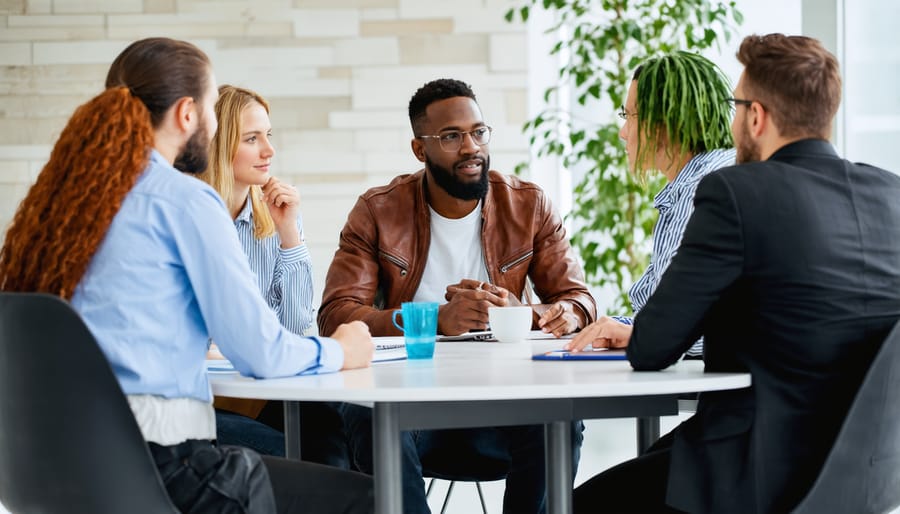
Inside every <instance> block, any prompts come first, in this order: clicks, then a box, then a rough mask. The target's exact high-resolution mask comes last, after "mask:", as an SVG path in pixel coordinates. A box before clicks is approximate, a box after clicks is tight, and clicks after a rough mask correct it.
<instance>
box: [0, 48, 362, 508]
mask: <svg viewBox="0 0 900 514" xmlns="http://www.w3.org/2000/svg"><path fill="white" fill-rule="evenodd" d="M106 86H107V90H106V91H105V92H103V93H101V94H100V95H98V96H97V97H96V98H94V99H92V100H91V101H89V102H88V103H86V104H85V105H83V106H82V107H80V108H79V109H78V110H77V111H76V112H75V114H74V115H73V116H72V118H71V119H70V121H69V123H68V125H67V126H66V127H65V129H63V131H62V134H61V135H60V138H59V141H58V142H57V144H56V145H55V147H54V149H53V152H52V154H51V157H50V160H49V162H48V163H47V165H46V166H45V167H44V169H43V170H42V171H41V173H40V175H39V176H38V179H37V182H36V183H35V185H34V186H33V187H32V188H31V190H30V191H29V192H28V195H27V196H26V198H25V199H24V200H23V201H22V204H21V205H20V207H19V209H18V211H17V212H16V215H15V217H14V219H13V224H12V226H11V227H10V229H9V231H8V233H7V236H6V241H5V243H4V246H3V249H2V250H0V287H2V289H3V290H5V291H41V292H48V293H53V294H57V295H60V296H62V297H63V298H66V299H68V300H70V301H71V303H72V306H73V307H74V308H75V309H76V310H77V311H78V312H79V314H80V315H81V317H82V319H83V320H84V322H85V324H86V325H87V326H88V328H89V329H90V330H91V332H92V333H93V335H94V337H95V338H96V340H97V343H98V344H99V346H100V348H101V349H102V350H103V352H104V354H105V355H106V357H107V359H109V361H110V364H111V367H112V369H113V372H114V373H115V375H116V377H117V379H118V381H119V384H120V385H121V387H122V390H123V391H124V393H125V394H126V396H127V399H128V402H129V405H130V406H131V409H132V411H133V413H134V415H135V418H136V420H137V424H138V426H139V427H140V429H141V432H142V433H143V435H144V438H145V439H146V440H147V443H148V446H149V449H150V452H151V454H152V455H153V458H154V460H155V462H156V465H157V468H158V469H159V472H160V476H161V478H162V480H163V482H164V483H165V486H166V489H167V491H168V492H169V495H170V497H171V499H172V501H173V503H175V505H176V506H177V507H178V508H179V509H180V510H182V511H184V512H216V513H219V512H276V509H277V511H278V512H297V511H298V510H303V511H304V512H308V511H309V512H369V511H371V509H372V491H371V489H372V486H371V479H369V478H368V477H365V476H363V475H360V474H355V473H351V472H347V471H342V470H337V469H334V468H331V467H326V466H317V465H314V464H309V463H302V462H297V461H285V460H284V459H275V458H271V457H262V458H260V456H259V455H257V454H256V453H254V452H252V451H250V450H248V449H244V448H238V447H229V446H217V445H216V444H215V443H214V440H215V438H216V427H215V417H214V414H213V408H212V403H211V400H212V399H211V397H210V388H209V382H208V379H207V376H206V369H205V366H204V356H205V353H206V349H207V346H208V341H209V340H210V339H211V338H212V339H214V340H215V341H216V342H217V343H218V345H219V348H220V349H221V351H222V353H224V354H225V356H227V357H228V358H229V359H231V361H232V363H233V364H234V366H235V368H236V369H238V370H239V371H240V372H241V373H243V374H245V375H249V376H255V377H279V376H289V375H296V374H299V373H318V372H329V371H337V370H339V369H347V368H355V367H364V366H367V365H368V364H369V362H370V361H371V358H372V353H373V344H372V341H371V337H370V335H369V333H368V329H367V328H366V327H365V325H363V324H362V323H356V324H348V325H343V326H341V327H339V328H338V329H337V330H336V331H335V333H334V334H333V335H332V337H330V338H329V337H320V338H313V337H310V338H307V337H301V336H298V335H297V334H294V333H292V332H291V331H289V330H287V329H285V328H284V327H283V326H282V325H281V323H280V322H279V321H278V318H277V317H276V316H275V314H274V312H273V311H272V309H271V308H270V307H269V306H268V305H267V304H266V302H265V301H264V300H263V299H262V297H261V296H260V294H259V291H258V287H257V286H256V284H255V279H254V276H253V272H252V271H251V270H250V267H249V265H248V263H247V258H246V256H245V255H244V253H243V251H242V249H241V246H240V243H239V241H238V239H237V236H236V234H235V231H234V227H233V226H232V222H231V218H230V216H229V214H228V211H227V210H226V208H225V204H224V203H223V202H222V199H221V197H219V195H218V194H217V193H216V192H215V191H214V190H213V189H212V188H211V187H209V186H208V185H207V184H205V183H203V182H202V181H200V180H197V179H196V178H195V177H192V176H190V175H189V174H191V173H193V174H196V173H199V172H201V171H203V170H204V169H205V168H206V166H207V160H208V146H209V143H210V138H211V135H212V134H213V133H214V132H215V129H216V118H215V114H214V109H213V106H214V104H215V101H216V97H217V93H216V84H215V78H214V77H213V75H212V70H211V66H210V63H209V59H208V57H207V56H206V55H205V54H204V53H203V52H202V51H201V50H199V49H198V48H197V47H195V46H194V45H192V44H190V43H186V42H183V41H175V40H171V39H166V38H151V39H145V40H141V41H137V42H135V43H133V44H131V45H130V46H129V47H128V48H126V49H125V50H124V51H123V52H122V53H121V54H120V55H119V56H118V57H117V58H116V60H115V61H114V62H113V64H112V66H111V68H110V70H109V74H108V76H107V81H106ZM176 168H177V169H176ZM179 170H181V171H184V172H187V173H181V171H179ZM76 444H77V443H76ZM273 493H274V494H273Z"/></svg>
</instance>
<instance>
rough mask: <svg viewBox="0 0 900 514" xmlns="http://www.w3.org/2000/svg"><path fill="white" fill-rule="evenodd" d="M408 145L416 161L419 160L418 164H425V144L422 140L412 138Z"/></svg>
mask: <svg viewBox="0 0 900 514" xmlns="http://www.w3.org/2000/svg"><path fill="white" fill-rule="evenodd" d="M409 145H410V146H411V147H412V152H413V155H415V156H416V159H419V162H425V144H424V143H423V142H422V140H421V139H417V138H413V139H412V141H410V142H409Z"/></svg>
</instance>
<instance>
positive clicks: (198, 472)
mask: <svg viewBox="0 0 900 514" xmlns="http://www.w3.org/2000/svg"><path fill="white" fill-rule="evenodd" d="M149 447H150V452H151V454H152V455H153V459H154V460H155V461H156V466H157V469H158V470H159V474H160V476H161V478H162V481H163V484H164V485H165V487H166V491H167V492H168V493H169V497H170V498H171V500H172V503H174V504H175V506H176V507H178V509H179V510H180V511H181V512H184V513H190V514H205V513H210V514H213V513H214V514H232V513H234V514H244V513H246V514H257V513H259V514H273V513H276V512H277V513H279V514H299V513H313V512H314V513H323V514H363V513H371V512H373V510H374V503H375V502H374V496H373V490H372V479H371V477H369V476H366V475H363V474H361V473H354V472H351V471H345V470H341V469H337V468H334V467H331V466H323V465H320V464H313V463H309V462H302V461H294V460H286V459H280V458H276V457H260V455H259V454H257V453H256V452H254V451H252V450H249V449H247V448H241V447H237V446H215V445H213V444H212V442H211V441H196V440H195V441H187V442H184V443H181V444H178V445H173V446H160V445H157V444H154V443H150V444H149Z"/></svg>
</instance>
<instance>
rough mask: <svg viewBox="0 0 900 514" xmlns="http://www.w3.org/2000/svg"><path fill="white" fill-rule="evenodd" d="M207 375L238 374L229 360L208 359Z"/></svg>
mask: <svg viewBox="0 0 900 514" xmlns="http://www.w3.org/2000/svg"><path fill="white" fill-rule="evenodd" d="M206 372H207V373H237V370H236V369H234V365H233V364H231V361H229V360H228V359H206Z"/></svg>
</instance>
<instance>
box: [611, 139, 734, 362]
mask: <svg viewBox="0 0 900 514" xmlns="http://www.w3.org/2000/svg"><path fill="white" fill-rule="evenodd" d="M734 156H735V151H734V149H727V150H725V149H723V150H711V151H709V152H704V153H700V154H697V155H695V156H694V157H693V158H692V159H691V160H690V161H688V163H687V164H686V165H685V166H684V168H682V170H681V171H680V172H679V173H678V175H677V176H676V177H675V180H673V181H671V182H669V183H668V184H666V186H665V187H663V188H662V189H661V190H660V191H659V193H657V194H656V197H655V198H654V199H653V206H654V207H655V208H656V209H657V210H658V211H659V219H657V220H656V225H655V226H654V227H653V250H652V251H651V253H650V264H649V265H648V266H647V270H646V271H644V274H643V275H641V278H639V279H638V281H637V282H635V283H634V285H632V286H631V289H629V290H628V298H629V299H630V300H631V307H632V309H634V313H635V314H637V313H638V311H640V310H641V309H642V308H643V307H644V305H645V304H646V303H647V300H648V299H649V298H650V295H652V294H653V291H655V290H656V286H657V285H659V281H660V280H661V279H662V276H663V273H665V271H666V268H668V267H669V263H670V262H672V257H675V254H676V253H677V252H678V246H679V245H681V237H682V236H683V235H684V229H685V227H686V226H687V222H688V220H689V219H690V217H691V214H692V213H693V212H694V193H695V192H696V190H697V184H699V183H700V179H702V178H703V177H705V176H706V175H707V174H709V173H710V172H712V171H715V170H717V169H719V168H723V167H725V166H731V165H733V164H734ZM615 319H617V320H619V321H621V322H622V323H626V324H628V325H631V324H632V323H633V321H634V318H633V317H631V316H615ZM687 354H688V355H692V356H694V355H702V354H703V339H700V340H699V341H697V342H696V343H694V345H693V346H692V347H691V348H690V349H689V350H688V351H687Z"/></svg>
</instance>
